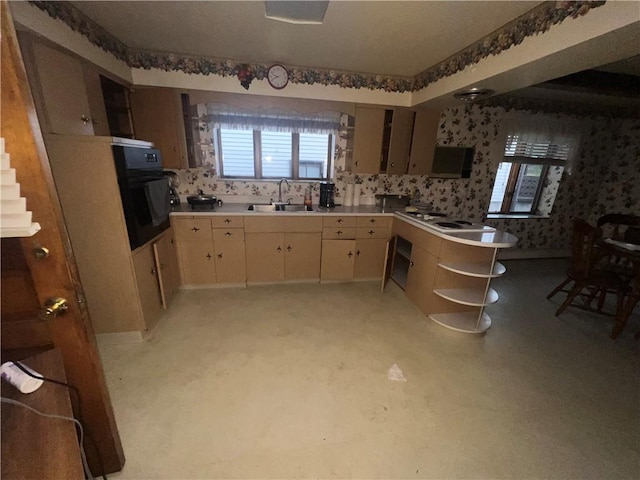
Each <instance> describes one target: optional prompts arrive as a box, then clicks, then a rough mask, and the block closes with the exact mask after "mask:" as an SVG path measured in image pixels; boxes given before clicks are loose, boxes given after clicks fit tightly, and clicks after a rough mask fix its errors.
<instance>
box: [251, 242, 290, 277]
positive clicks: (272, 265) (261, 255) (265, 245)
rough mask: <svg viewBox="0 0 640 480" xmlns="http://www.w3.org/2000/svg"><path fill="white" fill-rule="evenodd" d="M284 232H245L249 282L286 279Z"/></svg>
mask: <svg viewBox="0 0 640 480" xmlns="http://www.w3.org/2000/svg"><path fill="white" fill-rule="evenodd" d="M283 244H284V234H282V233H245V247H246V250H247V282H279V281H282V280H283V279H284V248H283Z"/></svg>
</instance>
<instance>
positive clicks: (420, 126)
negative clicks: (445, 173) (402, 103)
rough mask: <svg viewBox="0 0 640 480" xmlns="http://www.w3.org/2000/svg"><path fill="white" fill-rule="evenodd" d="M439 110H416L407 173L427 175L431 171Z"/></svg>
mask: <svg viewBox="0 0 640 480" xmlns="http://www.w3.org/2000/svg"><path fill="white" fill-rule="evenodd" d="M439 123H440V111H437V110H420V111H418V112H416V118H415V121H414V126H413V140H412V142H411V155H410V157H409V168H408V169H407V172H408V173H409V175H427V174H429V173H430V172H431V165H432V164H433V154H434V152H435V148H436V140H437V136H438V126H439Z"/></svg>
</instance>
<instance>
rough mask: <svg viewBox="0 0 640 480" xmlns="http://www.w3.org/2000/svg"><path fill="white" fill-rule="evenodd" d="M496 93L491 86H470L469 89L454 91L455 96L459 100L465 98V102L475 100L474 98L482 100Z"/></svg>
mask: <svg viewBox="0 0 640 480" xmlns="http://www.w3.org/2000/svg"><path fill="white" fill-rule="evenodd" d="M494 93H496V92H495V91H493V90H491V89H489V88H476V87H474V88H470V89H468V90H463V91H462V92H458V93H454V94H453V96H454V97H455V98H457V99H458V100H463V101H465V102H473V101H474V100H480V99H481V98H487V97H490V96H491V95H493V94H494Z"/></svg>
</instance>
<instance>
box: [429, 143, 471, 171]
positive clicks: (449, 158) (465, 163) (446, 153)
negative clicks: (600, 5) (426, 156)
mask: <svg viewBox="0 0 640 480" xmlns="http://www.w3.org/2000/svg"><path fill="white" fill-rule="evenodd" d="M474 154H475V149H474V148H473V147H441V146H438V147H436V149H435V152H434V154H433V163H432V164H431V173H429V176H430V177H433V178H470V177H471V168H472V166H473V156H474Z"/></svg>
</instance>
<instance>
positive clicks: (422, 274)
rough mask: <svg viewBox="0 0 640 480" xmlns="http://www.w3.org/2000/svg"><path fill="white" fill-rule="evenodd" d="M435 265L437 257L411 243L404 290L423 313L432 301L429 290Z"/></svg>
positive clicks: (427, 310) (436, 264)
mask: <svg viewBox="0 0 640 480" xmlns="http://www.w3.org/2000/svg"><path fill="white" fill-rule="evenodd" d="M437 266H438V258H437V257H435V256H434V255H431V254H430V253H429V252H427V251H426V250H424V249H422V248H420V247H418V246H416V245H415V244H414V245H413V247H412V248H411V261H410V263H409V272H408V275H407V284H406V287H405V292H406V294H407V297H409V300H411V301H412V302H413V303H415V304H416V305H417V306H418V308H419V309H420V310H421V311H422V312H424V313H429V312H430V311H431V310H430V308H431V304H432V302H433V300H432V297H433V295H432V293H431V292H432V290H433V281H434V276H435V272H436V268H437Z"/></svg>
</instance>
